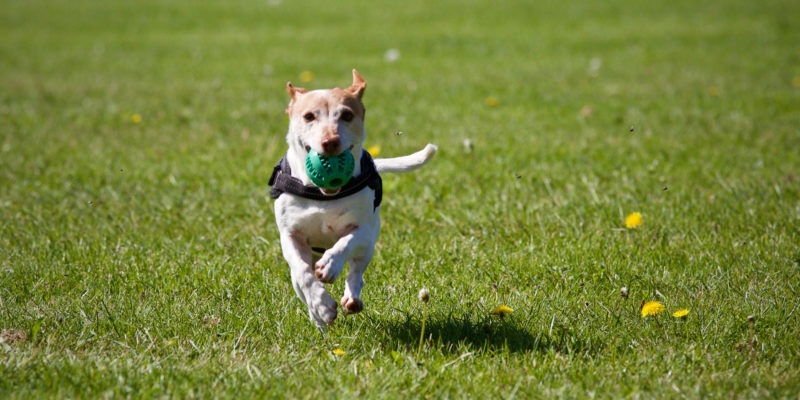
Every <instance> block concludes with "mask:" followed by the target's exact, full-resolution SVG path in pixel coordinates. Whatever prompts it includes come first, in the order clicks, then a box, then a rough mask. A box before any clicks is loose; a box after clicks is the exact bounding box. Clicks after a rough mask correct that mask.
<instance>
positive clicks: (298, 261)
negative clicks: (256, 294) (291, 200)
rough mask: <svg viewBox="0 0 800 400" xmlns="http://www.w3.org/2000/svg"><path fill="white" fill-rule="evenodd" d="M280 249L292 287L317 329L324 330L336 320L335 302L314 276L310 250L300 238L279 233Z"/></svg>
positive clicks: (286, 233)
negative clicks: (287, 267)
mask: <svg viewBox="0 0 800 400" xmlns="http://www.w3.org/2000/svg"><path fill="white" fill-rule="evenodd" d="M281 248H282V250H283V256H284V258H285V259H286V262H287V263H288V264H289V268H290V271H291V275H292V286H294V291H295V292H296V293H297V297H299V298H300V300H302V301H303V302H304V303H306V306H307V307H308V314H309V316H310V317H311V320H312V321H313V322H314V323H315V324H316V325H317V328H320V329H324V328H325V327H326V326H328V325H331V324H333V321H334V320H336V307H337V305H336V300H334V299H333V298H332V297H331V295H330V294H328V291H327V290H325V285H323V284H322V282H320V281H319V280H317V277H316V276H314V268H313V265H314V264H313V263H312V256H311V248H310V247H309V246H308V244H306V242H305V240H303V238H302V237H299V236H298V235H296V234H292V233H288V232H281Z"/></svg>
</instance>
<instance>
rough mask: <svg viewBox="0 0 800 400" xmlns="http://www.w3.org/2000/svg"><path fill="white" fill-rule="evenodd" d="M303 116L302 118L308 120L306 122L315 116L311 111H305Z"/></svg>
mask: <svg viewBox="0 0 800 400" xmlns="http://www.w3.org/2000/svg"><path fill="white" fill-rule="evenodd" d="M303 118H304V119H305V120H306V121H308V122H311V121H313V120H314V118H315V117H314V113H312V112H307V113H305V114H304V115H303Z"/></svg>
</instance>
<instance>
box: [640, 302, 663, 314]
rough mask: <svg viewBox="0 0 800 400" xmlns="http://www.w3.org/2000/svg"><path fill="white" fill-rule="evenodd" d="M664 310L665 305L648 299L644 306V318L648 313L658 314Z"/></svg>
mask: <svg viewBox="0 0 800 400" xmlns="http://www.w3.org/2000/svg"><path fill="white" fill-rule="evenodd" d="M663 311H664V305H663V304H661V303H659V302H657V301H648V302H647V303H644V305H643V306H642V318H644V317H646V316H648V315H657V314H660V313H662V312H663Z"/></svg>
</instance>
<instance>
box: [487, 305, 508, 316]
mask: <svg viewBox="0 0 800 400" xmlns="http://www.w3.org/2000/svg"><path fill="white" fill-rule="evenodd" d="M512 312H514V309H513V308H511V307H509V306H506V305H502V306H497V307H495V308H494V310H492V311H491V312H490V313H489V314H492V315H499V316H501V317H502V316H503V315H506V314H511V313H512Z"/></svg>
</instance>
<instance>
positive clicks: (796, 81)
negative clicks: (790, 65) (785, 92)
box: [792, 76, 800, 87]
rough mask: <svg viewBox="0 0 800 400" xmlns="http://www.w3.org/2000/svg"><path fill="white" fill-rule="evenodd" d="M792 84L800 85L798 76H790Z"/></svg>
mask: <svg viewBox="0 0 800 400" xmlns="http://www.w3.org/2000/svg"><path fill="white" fill-rule="evenodd" d="M792 86H794V87H800V76H795V77H794V78H792Z"/></svg>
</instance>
